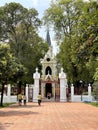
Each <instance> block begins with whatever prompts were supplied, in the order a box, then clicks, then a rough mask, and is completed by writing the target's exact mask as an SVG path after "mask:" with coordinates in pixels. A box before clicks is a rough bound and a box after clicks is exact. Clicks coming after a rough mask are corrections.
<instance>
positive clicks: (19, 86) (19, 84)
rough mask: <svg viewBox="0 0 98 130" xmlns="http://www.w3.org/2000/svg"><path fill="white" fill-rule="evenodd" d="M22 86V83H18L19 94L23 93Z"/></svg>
mask: <svg viewBox="0 0 98 130" xmlns="http://www.w3.org/2000/svg"><path fill="white" fill-rule="evenodd" d="M21 85H22V82H21V81H19V83H18V94H19V93H21Z"/></svg>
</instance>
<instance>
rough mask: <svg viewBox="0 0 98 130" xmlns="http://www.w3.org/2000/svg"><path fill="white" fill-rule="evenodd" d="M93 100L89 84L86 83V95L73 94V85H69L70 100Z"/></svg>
mask: <svg viewBox="0 0 98 130" xmlns="http://www.w3.org/2000/svg"><path fill="white" fill-rule="evenodd" d="M93 100H94V98H93V96H92V95H91V85H90V84H89V85H88V95H74V86H73V84H72V86H71V101H72V102H92V101H93Z"/></svg>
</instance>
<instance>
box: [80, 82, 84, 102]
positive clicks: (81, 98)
mask: <svg viewBox="0 0 98 130" xmlns="http://www.w3.org/2000/svg"><path fill="white" fill-rule="evenodd" d="M82 84H83V81H82V80H80V85H81V101H82Z"/></svg>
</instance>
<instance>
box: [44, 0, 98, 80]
mask: <svg viewBox="0 0 98 130" xmlns="http://www.w3.org/2000/svg"><path fill="white" fill-rule="evenodd" d="M44 19H45V23H47V22H48V21H49V22H48V24H50V25H51V24H52V25H53V27H54V31H55V33H56V36H57V37H58V39H60V40H59V44H60V52H59V54H58V55H57V58H58V60H59V61H60V62H61V64H62V66H63V67H64V70H65V72H66V73H67V78H68V79H69V81H70V82H75V81H77V80H78V81H80V80H84V81H87V82H92V81H93V75H94V73H95V70H96V67H97V66H98V60H97V58H98V31H97V30H98V27H97V26H98V22H97V19H98V3H97V2H96V1H92V0H91V1H89V2H85V1H83V0H59V1H53V3H52V4H51V5H50V8H49V9H48V10H46V12H45V16H44Z"/></svg>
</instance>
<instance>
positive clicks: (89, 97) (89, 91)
mask: <svg viewBox="0 0 98 130" xmlns="http://www.w3.org/2000/svg"><path fill="white" fill-rule="evenodd" d="M88 100H89V101H91V100H92V99H91V85H90V84H89V85H88Z"/></svg>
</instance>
